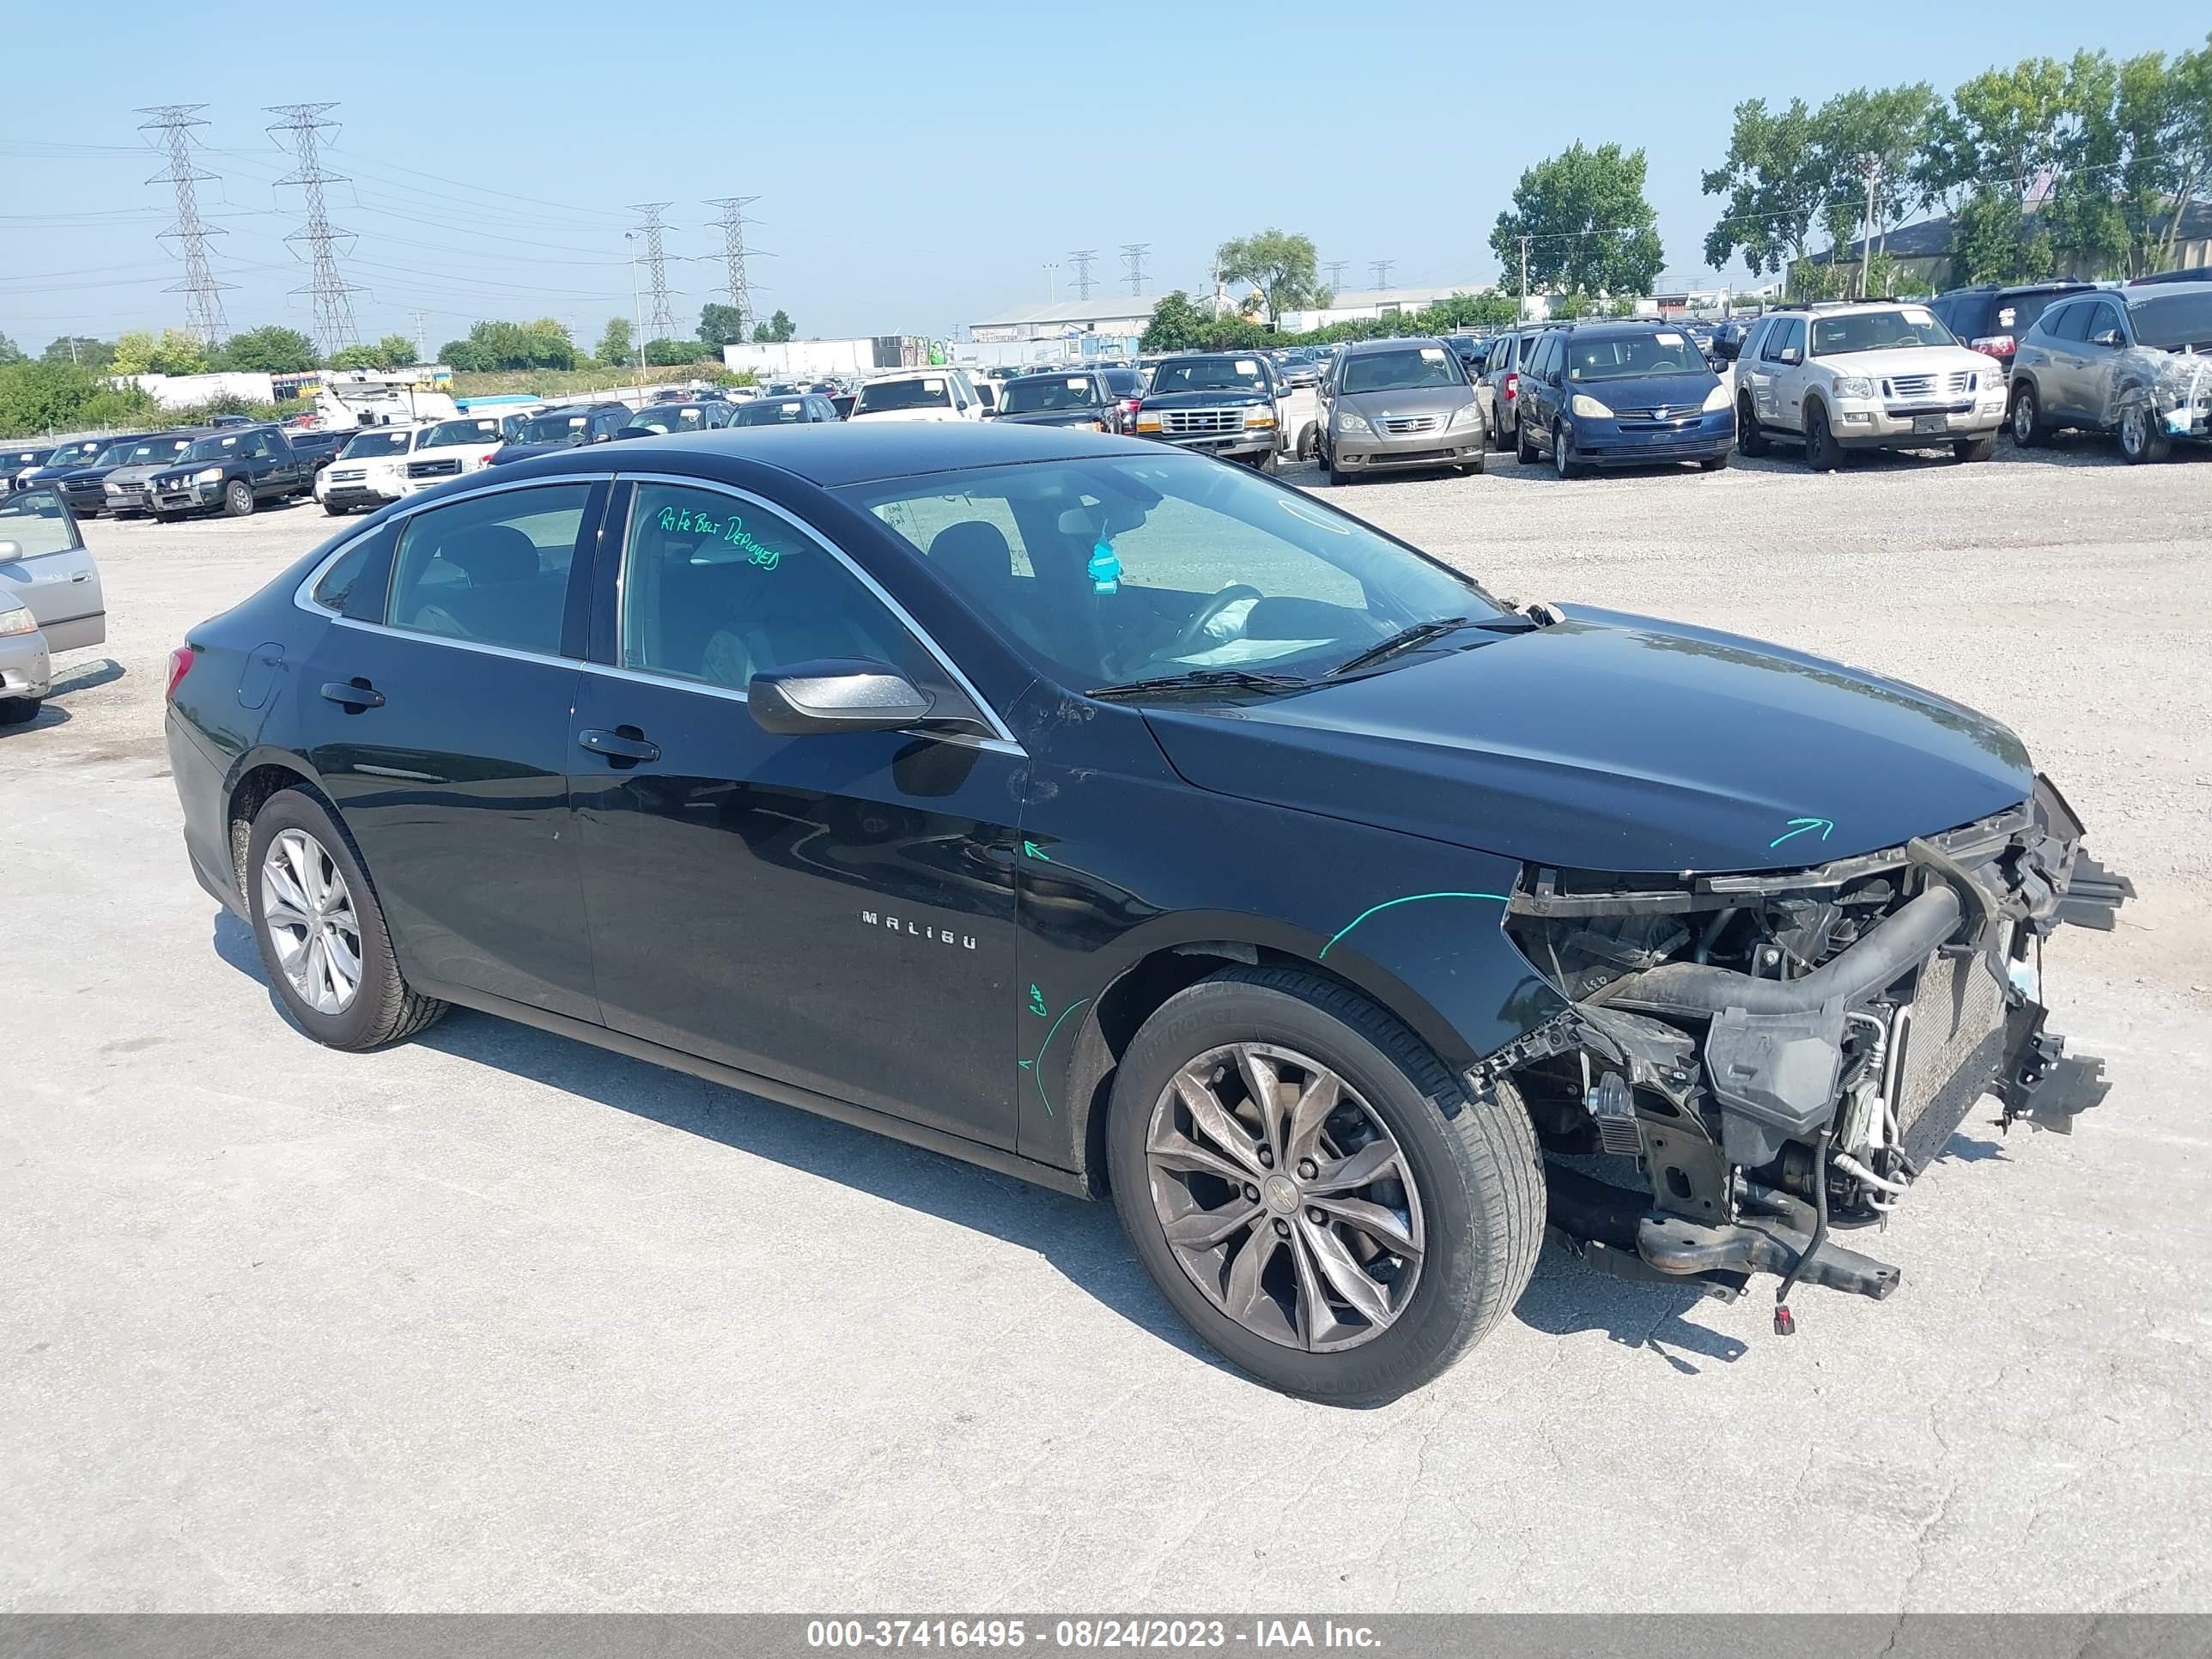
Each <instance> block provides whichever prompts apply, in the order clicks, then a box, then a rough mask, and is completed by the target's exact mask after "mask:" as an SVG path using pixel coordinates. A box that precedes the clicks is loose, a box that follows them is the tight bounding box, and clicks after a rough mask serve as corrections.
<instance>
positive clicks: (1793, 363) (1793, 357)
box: [1775, 346, 1805, 368]
mask: <svg viewBox="0 0 2212 1659" xmlns="http://www.w3.org/2000/svg"><path fill="white" fill-rule="evenodd" d="M1775 361H1776V362H1781V363H1786V364H1788V365H1789V366H1790V368H1796V367H1797V365H1798V364H1800V363H1802V362H1804V361H1805V354H1804V353H1803V352H1802V351H1800V350H1798V349H1797V348H1796V346H1784V347H1783V348H1782V350H1781V352H1780V353H1779V355H1778V356H1777V357H1776V359H1775Z"/></svg>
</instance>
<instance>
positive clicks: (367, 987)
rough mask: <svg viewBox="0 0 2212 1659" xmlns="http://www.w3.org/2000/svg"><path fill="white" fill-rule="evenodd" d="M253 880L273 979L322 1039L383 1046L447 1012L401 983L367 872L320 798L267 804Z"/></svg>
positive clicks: (252, 903) (249, 877)
mask: <svg viewBox="0 0 2212 1659" xmlns="http://www.w3.org/2000/svg"><path fill="white" fill-rule="evenodd" d="M246 900H247V907H248V908H249V910H250V911H251V913H252V922H253V938H254V942H255V943H256V944H257V945H259V946H260V949H261V963H262V966H263V967H264V968H265V969H267V970H268V973H269V982H270V986H271V987H273V988H274V989H275V990H276V995H277V997H278V999H279V1000H281V1001H282V1002H283V1005H284V1007H285V1010H286V1012H289V1014H290V1015H291V1016H292V1018H293V1019H294V1021H295V1023H296V1024H298V1025H299V1026H300V1028H301V1030H304V1031H306V1032H307V1035H308V1036H311V1037H313V1038H314V1039H315V1041H316V1042H322V1043H327V1044H328V1045H329V1046H330V1047H331V1048H351V1049H361V1048H380V1047H381V1046H382V1045H384V1044H385V1043H387V1042H393V1041H396V1040H397V1039H398V1038H400V1037H404V1036H413V1035H414V1034H415V1033H416V1032H417V1031H419V1030H422V1028H423V1027H424V1026H426V1025H428V1024H430V1023H431V1021H433V1020H435V1019H436V1018H438V1017H439V1015H441V1014H442V1013H444V1012H445V1011H446V1005H445V1004H444V1003H442V1002H439V1001H436V1000H434V999H432V998H429V997H425V996H420V995H417V994H416V993H415V992H413V991H411V990H410V989H409V988H408V987H407V981H405V980H404V979H403V978H402V977H401V976H400V973H399V965H398V961H397V960H396V959H395V958H394V957H393V955H392V936H391V934H390V933H389V932H388V931H387V930H386V927H385V922H384V911H383V909H382V908H381V907H380V905H379V904H378V903H377V900H376V890H375V888H374V887H373V886H372V885H371V884H370V883H369V879H368V872H367V871H365V870H363V869H362V864H361V859H360V856H359V855H358V854H356V852H355V851H354V847H353V842H352V841H351V839H350V838H349V836H347V835H346V833H345V830H344V829H343V827H342V826H341V825H340V824H339V823H337V820H336V819H334V818H333V817H331V815H330V812H329V811H328V810H327V809H325V807H324V805H322V803H321V802H319V801H318V800H317V799H314V797H313V796H312V795H309V794H307V793H305V792H303V791H301V790H298V789H282V790H279V791H278V792H277V793H275V794H273V795H271V796H270V798H269V799H268V800H267V801H266V802H265V803H264V805H263V806H262V808H261V811H260V812H259V814H258V816H257V817H255V818H254V820H253V832H252V836H250V837H249V838H248V840H247V842H246Z"/></svg>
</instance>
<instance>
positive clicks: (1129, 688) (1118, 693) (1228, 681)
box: [1083, 668, 1313, 700]
mask: <svg viewBox="0 0 2212 1659" xmlns="http://www.w3.org/2000/svg"><path fill="white" fill-rule="evenodd" d="M1311 684H1313V682H1312V681H1311V680H1306V679H1300V678H1298V677H1297V675H1296V674H1259V673H1255V672H1253V671H1251V670H1250V669H1249V668H1195V669H1193V670H1192V671H1190V672H1188V673H1187V674H1162V675H1159V676H1158V677H1157V678H1152V679H1148V680H1123V681H1121V682H1119V683H1118V684H1113V685H1099V686H1093V687H1092V688H1091V690H1088V691H1086V692H1085V693H1084V694H1083V695H1084V696H1086V697H1102V698H1106V699H1109V700H1110V699H1112V698H1115V697H1139V696H1150V695H1152V694H1153V693H1155V692H1175V691H1297V690H1304V688H1305V687H1307V686H1309V685H1311Z"/></svg>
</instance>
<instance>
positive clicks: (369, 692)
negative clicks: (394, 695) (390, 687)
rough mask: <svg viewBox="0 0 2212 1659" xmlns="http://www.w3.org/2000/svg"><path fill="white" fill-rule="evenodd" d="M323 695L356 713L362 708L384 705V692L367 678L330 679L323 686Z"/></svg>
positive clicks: (381, 706)
mask: <svg viewBox="0 0 2212 1659" xmlns="http://www.w3.org/2000/svg"><path fill="white" fill-rule="evenodd" d="M323 695H324V696H325V697H327V698H329V699H330V700H331V702H334V703H337V704H339V705H341V706H342V707H344V708H350V709H352V710H353V711H354V712H355V713H356V714H358V713H359V712H360V711H361V710H362V709H364V708H383V707H384V693H383V692H381V691H379V690H377V689H376V688H375V687H374V686H373V685H371V684H369V683H368V681H367V680H332V681H331V683H330V684H327V685H325V687H323Z"/></svg>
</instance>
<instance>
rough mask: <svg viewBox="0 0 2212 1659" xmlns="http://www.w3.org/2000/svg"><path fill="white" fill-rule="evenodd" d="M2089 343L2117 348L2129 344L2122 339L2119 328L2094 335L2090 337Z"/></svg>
mask: <svg viewBox="0 0 2212 1659" xmlns="http://www.w3.org/2000/svg"><path fill="white" fill-rule="evenodd" d="M2089 343H2090V344H2091V345H2101V346H2116V345H2124V344H2126V342H2125V341H2124V340H2123V339H2121V337H2120V331H2119V330H2118V329H2117V328H2108V329H2106V330H2105V331H2103V332H2102V333H2101V334H2092V335H2091V336H2090V337H2089Z"/></svg>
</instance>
